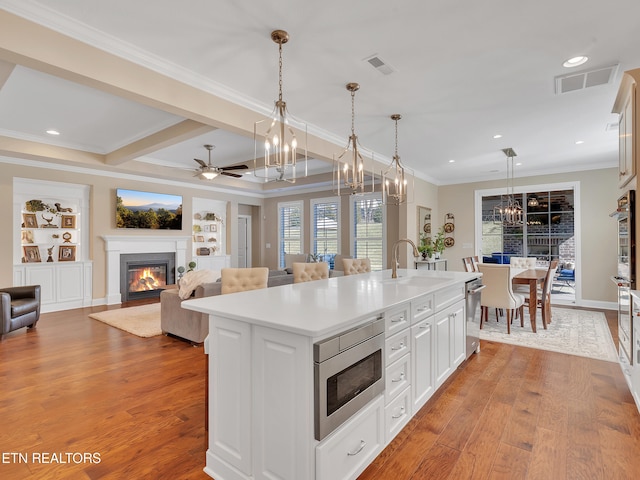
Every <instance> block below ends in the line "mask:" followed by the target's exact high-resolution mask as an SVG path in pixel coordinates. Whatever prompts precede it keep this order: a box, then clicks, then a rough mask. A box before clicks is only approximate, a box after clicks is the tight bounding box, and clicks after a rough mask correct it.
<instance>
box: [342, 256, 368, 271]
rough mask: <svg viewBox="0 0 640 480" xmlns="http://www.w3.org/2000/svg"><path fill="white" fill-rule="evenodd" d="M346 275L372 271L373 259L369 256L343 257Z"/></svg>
mask: <svg viewBox="0 0 640 480" xmlns="http://www.w3.org/2000/svg"><path fill="white" fill-rule="evenodd" d="M342 264H343V266H344V274H345V275H357V274H359V273H367V272H370V271H371V260H370V259H369V258H344V259H342Z"/></svg>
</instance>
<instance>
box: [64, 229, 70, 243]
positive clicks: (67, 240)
mask: <svg viewBox="0 0 640 480" xmlns="http://www.w3.org/2000/svg"><path fill="white" fill-rule="evenodd" d="M62 238H63V239H64V243H71V233H70V232H64V233H63V234H62Z"/></svg>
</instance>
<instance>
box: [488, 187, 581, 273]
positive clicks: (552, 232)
mask: <svg viewBox="0 0 640 480" xmlns="http://www.w3.org/2000/svg"><path fill="white" fill-rule="evenodd" d="M515 197H516V200H518V202H519V203H520V205H522V208H523V211H524V220H525V221H524V223H523V224H522V225H515V226H513V225H502V224H500V223H495V222H494V219H493V208H494V206H496V205H498V204H499V203H500V200H501V196H500V195H483V196H482V244H481V245H482V250H481V253H482V255H483V256H484V257H491V256H492V255H493V256H494V257H495V253H499V252H502V253H506V254H508V255H511V256H518V257H523V256H524V257H536V259H537V264H538V265H540V266H544V265H548V264H549V261H551V260H558V261H559V262H560V263H561V264H562V263H574V262H575V261H576V243H575V236H574V231H575V226H574V221H575V214H574V190H573V189H562V190H547V191H544V190H535V191H527V192H524V193H519V194H516V195H515ZM485 261H489V260H486V259H485Z"/></svg>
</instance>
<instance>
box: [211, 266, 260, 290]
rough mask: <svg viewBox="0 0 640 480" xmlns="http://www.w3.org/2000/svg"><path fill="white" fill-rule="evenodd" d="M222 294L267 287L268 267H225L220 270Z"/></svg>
mask: <svg viewBox="0 0 640 480" xmlns="http://www.w3.org/2000/svg"><path fill="white" fill-rule="evenodd" d="M220 275H221V282H222V289H221V292H220V293H221V294H222V295H225V294H227V293H236V292H246V291H248V290H257V289H259V288H267V281H268V279H269V269H268V268H267V267H254V268H223V269H222V271H221V272H220Z"/></svg>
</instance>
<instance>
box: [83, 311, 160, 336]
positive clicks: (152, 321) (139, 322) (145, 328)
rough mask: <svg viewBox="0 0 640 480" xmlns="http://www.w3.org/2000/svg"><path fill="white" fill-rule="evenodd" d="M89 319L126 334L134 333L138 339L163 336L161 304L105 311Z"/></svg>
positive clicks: (92, 315) (94, 314) (91, 315)
mask: <svg viewBox="0 0 640 480" xmlns="http://www.w3.org/2000/svg"><path fill="white" fill-rule="evenodd" d="M89 317H90V318H93V319H95V320H99V321H101V322H104V323H106V324H107V325H111V326H112V327H116V328H119V329H120V330H124V331H125V332H129V333H133V334H134V335H137V336H138V337H145V338H146V337H155V336H157V335H162V328H160V303H151V304H149V305H140V306H138V307H127V308H118V309H115V310H105V311H104V312H98V313H92V314H90V315H89Z"/></svg>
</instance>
